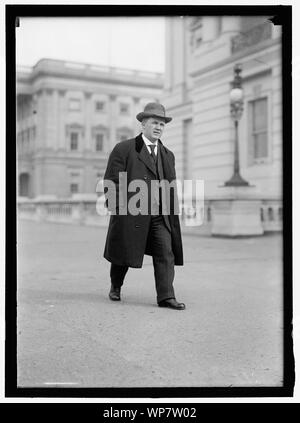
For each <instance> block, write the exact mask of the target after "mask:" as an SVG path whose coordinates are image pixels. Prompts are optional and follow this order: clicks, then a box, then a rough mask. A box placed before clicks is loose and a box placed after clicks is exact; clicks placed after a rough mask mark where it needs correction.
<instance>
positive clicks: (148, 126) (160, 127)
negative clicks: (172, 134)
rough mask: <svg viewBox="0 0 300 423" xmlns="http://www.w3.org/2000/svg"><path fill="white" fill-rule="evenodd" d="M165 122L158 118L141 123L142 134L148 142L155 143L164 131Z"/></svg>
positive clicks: (151, 118)
mask: <svg viewBox="0 0 300 423" xmlns="http://www.w3.org/2000/svg"><path fill="white" fill-rule="evenodd" d="M164 127H165V121H164V120H163V119H160V118H156V117H150V118H148V119H144V120H143V122H142V129H143V134H144V135H145V137H146V138H148V140H150V141H152V142H155V141H156V140H158V139H159V138H160V137H161V136H162V133H163V131H164Z"/></svg>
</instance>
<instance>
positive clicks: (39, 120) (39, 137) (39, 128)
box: [36, 89, 46, 150]
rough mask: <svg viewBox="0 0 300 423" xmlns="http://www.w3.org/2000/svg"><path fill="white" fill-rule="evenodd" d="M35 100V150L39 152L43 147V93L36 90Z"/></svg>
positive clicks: (44, 118) (44, 117)
mask: <svg viewBox="0 0 300 423" xmlns="http://www.w3.org/2000/svg"><path fill="white" fill-rule="evenodd" d="M36 98H37V113H36V150H40V149H42V148H44V146H45V124H46V112H45V91H44V90H42V89H41V90H38V91H37V93H36Z"/></svg>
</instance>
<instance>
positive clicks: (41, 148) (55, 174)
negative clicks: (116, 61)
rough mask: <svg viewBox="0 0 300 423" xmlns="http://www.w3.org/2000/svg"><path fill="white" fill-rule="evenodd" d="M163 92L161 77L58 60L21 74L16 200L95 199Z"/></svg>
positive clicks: (40, 62)
mask: <svg viewBox="0 0 300 423" xmlns="http://www.w3.org/2000/svg"><path fill="white" fill-rule="evenodd" d="M162 87H163V79H162V75H161V74H159V73H157V74H155V73H150V72H149V73H148V72H141V71H134V70H127V69H119V68H111V67H100V66H93V65H87V64H80V63H70V62H64V61H60V60H52V59H42V60H40V61H39V62H38V63H37V64H36V65H35V66H34V67H33V68H21V67H20V68H18V69H17V153H18V194H19V195H20V196H22V197H23V196H24V197H31V198H36V197H45V196H48V197H49V196H50V197H51V196H52V197H53V198H55V197H56V198H68V197H70V196H72V195H73V194H76V193H95V189H96V184H97V181H98V180H99V179H101V178H102V177H103V174H104V170H105V167H106V163H107V157H108V154H109V152H110V151H111V149H112V148H113V146H114V145H115V144H116V142H118V141H121V140H123V139H128V138H130V137H133V136H135V135H137V134H138V133H139V131H140V125H139V122H138V121H137V120H136V114H137V113H138V112H140V111H141V110H143V108H144V106H145V104H146V103H148V102H149V101H155V100H160V97H161V92H162ZM50 197H49V198H50Z"/></svg>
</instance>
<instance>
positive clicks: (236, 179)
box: [224, 63, 249, 187]
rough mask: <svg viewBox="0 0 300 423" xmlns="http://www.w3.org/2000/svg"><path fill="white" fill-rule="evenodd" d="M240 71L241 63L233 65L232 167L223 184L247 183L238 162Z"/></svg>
mask: <svg viewBox="0 0 300 423" xmlns="http://www.w3.org/2000/svg"><path fill="white" fill-rule="evenodd" d="M241 72H242V66H241V64H239V63H237V64H236V65H235V66H234V79H233V81H232V89H231V91H230V114H231V117H232V119H233V121H234V129H235V137H234V168H233V175H232V177H231V178H230V179H229V180H228V181H226V182H225V184H224V185H225V186H232V187H239V186H246V185H249V183H248V182H247V181H245V180H244V179H243V178H242V177H241V175H240V162H239V138H238V126H239V120H240V119H241V117H242V114H243V89H242V77H241V76H240V73H241Z"/></svg>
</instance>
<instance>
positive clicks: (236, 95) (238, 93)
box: [230, 88, 243, 103]
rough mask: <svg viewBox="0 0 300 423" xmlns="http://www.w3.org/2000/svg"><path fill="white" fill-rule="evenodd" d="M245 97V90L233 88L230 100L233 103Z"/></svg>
mask: <svg viewBox="0 0 300 423" xmlns="http://www.w3.org/2000/svg"><path fill="white" fill-rule="evenodd" d="M242 99H243V90H242V89H241V88H233V89H232V90H231V91H230V101H231V103H237V102H239V101H242Z"/></svg>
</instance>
